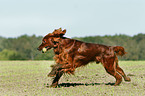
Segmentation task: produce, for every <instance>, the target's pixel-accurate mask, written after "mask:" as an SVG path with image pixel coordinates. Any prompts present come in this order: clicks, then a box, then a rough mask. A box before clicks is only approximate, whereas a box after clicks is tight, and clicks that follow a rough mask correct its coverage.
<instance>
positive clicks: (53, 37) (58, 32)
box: [38, 28, 66, 53]
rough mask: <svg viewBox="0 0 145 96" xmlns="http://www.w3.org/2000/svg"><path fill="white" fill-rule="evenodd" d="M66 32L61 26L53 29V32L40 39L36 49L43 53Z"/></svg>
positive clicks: (53, 45)
mask: <svg viewBox="0 0 145 96" xmlns="http://www.w3.org/2000/svg"><path fill="white" fill-rule="evenodd" d="M65 33H66V30H65V29H64V30H62V29H61V28H59V29H55V30H54V31H53V33H49V34H48V35H46V36H45V37H44V38H43V39H42V43H41V45H40V46H39V47H38V50H39V51H41V50H42V52H43V53H45V52H46V51H47V50H49V49H51V48H53V47H55V44H56V43H57V42H59V40H60V38H61V37H63V35H64V34H65Z"/></svg>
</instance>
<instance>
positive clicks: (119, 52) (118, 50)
mask: <svg viewBox="0 0 145 96" xmlns="http://www.w3.org/2000/svg"><path fill="white" fill-rule="evenodd" d="M113 50H114V52H115V53H116V55H119V56H123V55H125V54H126V53H127V52H125V49H124V48H123V47H121V46H113Z"/></svg>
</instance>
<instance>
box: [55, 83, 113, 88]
mask: <svg viewBox="0 0 145 96" xmlns="http://www.w3.org/2000/svg"><path fill="white" fill-rule="evenodd" d="M114 84H115V83H60V84H58V87H75V86H96V85H111V86H112V85H114Z"/></svg>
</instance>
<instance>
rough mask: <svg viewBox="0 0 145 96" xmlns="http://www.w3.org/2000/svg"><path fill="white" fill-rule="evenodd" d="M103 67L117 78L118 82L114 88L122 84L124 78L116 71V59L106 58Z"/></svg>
mask: <svg viewBox="0 0 145 96" xmlns="http://www.w3.org/2000/svg"><path fill="white" fill-rule="evenodd" d="M103 66H104V68H105V69H106V71H107V72H108V73H109V74H110V75H112V76H114V77H115V79H116V82H115V84H114V86H116V85H119V84H120V83H121V82H122V76H120V75H119V74H118V72H117V71H116V63H115V59H114V58H113V57H108V58H104V59H103Z"/></svg>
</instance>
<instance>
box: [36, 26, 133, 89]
mask: <svg viewBox="0 0 145 96" xmlns="http://www.w3.org/2000/svg"><path fill="white" fill-rule="evenodd" d="M65 33H66V30H61V28H60V29H57V30H54V32H53V33H49V34H48V35H46V36H45V37H44V38H43V40H42V44H41V45H40V46H39V47H38V50H39V51H41V50H42V52H45V51H47V50H49V49H51V48H53V50H54V53H55V56H54V59H55V61H56V65H53V66H52V67H53V68H52V70H51V72H50V73H49V74H48V76H50V77H52V76H55V78H54V80H53V82H52V85H51V86H52V87H56V86H57V85H58V81H59V79H60V77H61V76H62V75H63V73H69V74H73V73H74V71H75V69H76V68H77V67H80V66H85V65H87V64H88V63H89V62H91V61H96V63H99V62H101V63H102V65H103V66H104V68H105V69H106V71H107V72H108V73H109V74H110V75H112V76H114V77H115V79H116V82H115V84H114V85H119V84H120V83H121V81H122V77H123V78H124V80H125V81H131V79H130V78H129V77H127V76H126V75H125V73H124V72H123V70H122V69H121V68H120V67H119V65H118V58H117V55H120V56H123V55H124V54H126V52H125V50H124V48H123V47H121V46H106V45H101V44H93V43H85V42H82V41H78V40H75V39H70V38H66V37H63V35H64V34H65Z"/></svg>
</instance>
